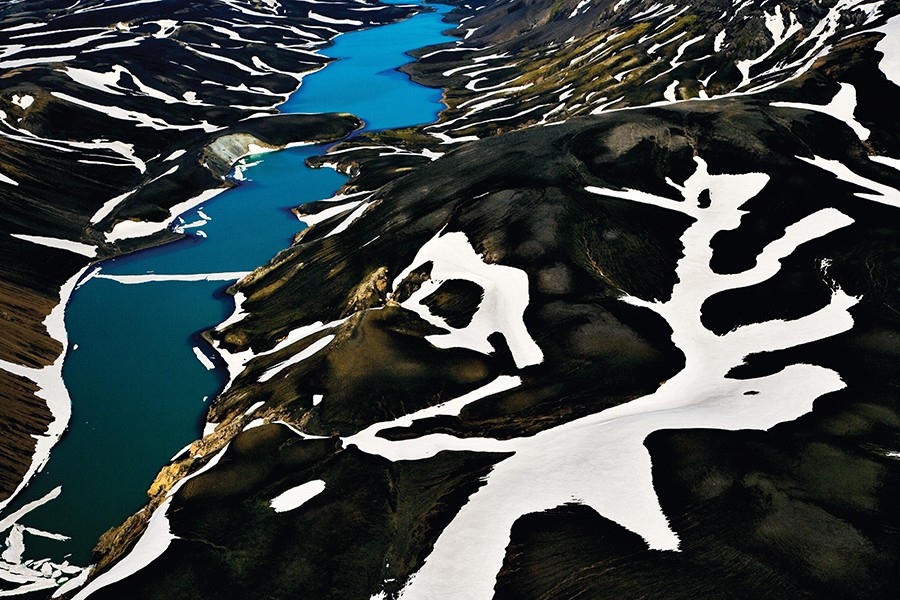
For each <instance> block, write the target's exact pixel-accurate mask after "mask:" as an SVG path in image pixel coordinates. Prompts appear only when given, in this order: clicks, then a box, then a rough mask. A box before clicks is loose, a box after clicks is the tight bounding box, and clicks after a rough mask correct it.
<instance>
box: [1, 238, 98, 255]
mask: <svg viewBox="0 0 900 600" xmlns="http://www.w3.org/2000/svg"><path fill="white" fill-rule="evenodd" d="M10 235H11V236H12V237H14V238H16V239H20V240H24V241H26V242H31V243H33V244H39V245H41V246H47V247H49V248H58V249H60V250H68V251H69V252H74V253H75V254H81V255H82V256H87V257H89V258H93V257H95V256H97V247H96V246H91V245H90V244H82V243H81V242H73V241H72V240H65V239H61V238H54V237H45V236H40V235H25V234H21V233H12V234H10Z"/></svg>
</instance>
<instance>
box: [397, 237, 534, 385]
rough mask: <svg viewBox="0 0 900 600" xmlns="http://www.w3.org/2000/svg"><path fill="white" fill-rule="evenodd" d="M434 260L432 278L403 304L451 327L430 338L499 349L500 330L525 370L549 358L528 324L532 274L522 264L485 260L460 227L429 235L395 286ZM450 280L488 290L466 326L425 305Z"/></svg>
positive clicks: (458, 345)
mask: <svg viewBox="0 0 900 600" xmlns="http://www.w3.org/2000/svg"><path fill="white" fill-rule="evenodd" d="M426 262H431V263H432V264H433V267H432V270H431V279H429V280H428V281H426V282H425V283H423V284H422V286H421V287H420V288H419V290H418V291H417V292H416V293H415V294H413V295H412V296H411V297H410V298H408V299H407V300H406V301H405V302H404V303H403V304H402V306H403V307H404V308H406V309H408V310H411V311H413V312H415V313H416V314H418V315H419V316H420V317H422V318H423V319H424V320H426V321H428V322H429V323H432V324H434V325H437V326H438V327H442V328H445V329H448V330H449V333H446V334H438V335H430V336H427V337H426V338H425V339H427V340H428V341H429V342H431V344H433V345H434V346H435V347H437V348H470V349H472V350H475V351H477V352H482V353H484V354H490V353H492V352H493V351H494V348H493V346H491V344H490V342H488V337H489V336H490V335H491V334H493V333H494V332H500V333H502V334H503V336H504V337H505V338H506V342H507V344H509V349H510V352H512V355H513V359H514V360H515V362H516V366H518V367H519V368H520V369H521V368H523V367H526V366H529V365H535V364H538V363H540V362H541V361H542V360H543V359H544V354H543V352H541V349H540V348H539V347H538V345H537V344H536V343H535V341H534V340H533V339H532V337H531V335H530V334H529V333H528V330H527V329H526V327H525V322H524V321H523V317H524V314H525V309H526V308H527V307H528V299H529V298H528V275H527V274H526V273H525V271H522V270H521V269H516V268H513V267H508V266H506V265H499V264H488V263H485V262H484V261H483V259H482V257H481V256H479V255H478V254H477V253H476V252H475V249H474V248H473V247H472V245H471V244H470V243H469V240H468V239H467V238H466V235H465V234H464V233H462V232H459V231H456V232H451V233H445V234H443V235H441V234H438V235H437V236H435V237H434V238H432V239H431V240H429V241H428V242H427V243H426V244H425V245H424V246H422V248H420V249H419V252H418V253H417V254H416V257H415V259H413V261H412V263H411V264H410V265H409V266H408V267H407V268H406V269H405V270H404V271H403V272H401V273H400V275H398V276H397V278H396V279H394V284H393V289H394V290H395V291H396V289H397V286H398V285H399V284H400V282H402V281H403V279H404V278H405V277H406V276H407V275H409V274H410V273H411V272H412V270H413V269H415V268H416V267H418V266H420V265H422V264H424V263H426ZM450 279H464V280H467V281H471V282H473V283H475V284H476V285H478V286H479V287H481V288H482V289H483V290H484V298H483V300H482V302H481V304H480V306H479V307H478V311H477V312H476V313H475V315H474V316H473V317H472V321H471V322H470V323H469V325H468V326H466V327H465V328H462V329H457V328H455V327H451V326H449V325H448V324H447V323H446V322H445V321H444V319H442V318H441V317H438V316H436V315H433V314H432V313H431V311H430V310H429V309H428V307H427V306H425V305H424V304H421V301H422V300H424V299H425V298H426V297H427V296H428V295H430V294H432V293H433V292H434V291H435V290H436V289H437V288H438V287H439V286H440V284H441V283H443V282H444V281H447V280H450Z"/></svg>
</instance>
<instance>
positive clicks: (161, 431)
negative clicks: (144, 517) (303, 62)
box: [4, 0, 450, 566]
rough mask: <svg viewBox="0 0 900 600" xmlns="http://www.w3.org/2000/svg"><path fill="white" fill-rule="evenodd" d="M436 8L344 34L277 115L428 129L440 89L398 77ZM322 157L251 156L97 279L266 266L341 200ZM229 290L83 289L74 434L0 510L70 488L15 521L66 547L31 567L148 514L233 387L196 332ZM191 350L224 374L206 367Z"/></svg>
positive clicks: (70, 365) (31, 546)
mask: <svg viewBox="0 0 900 600" xmlns="http://www.w3.org/2000/svg"><path fill="white" fill-rule="evenodd" d="M405 3H406V4H411V3H413V2H405ZM416 3H420V4H421V3H422V2H421V1H420V0H417V2H416ZM435 8H437V9H438V12H437V13H424V14H420V15H417V16H415V17H413V18H411V19H408V20H406V21H403V22H400V23H395V24H392V25H387V26H384V27H379V28H375V29H369V30H365V31H361V32H356V33H349V34H344V35H341V36H339V37H338V38H337V39H336V40H335V43H334V45H333V46H331V47H329V48H327V49H325V50H324V51H323V52H322V53H323V54H325V55H327V56H330V57H333V58H340V59H341V60H339V61H336V62H333V63H331V64H330V65H329V66H328V67H326V68H325V69H323V70H321V71H319V72H317V73H314V74H311V75H308V76H307V77H305V78H304V80H303V84H302V86H301V88H300V90H299V91H298V92H296V93H295V94H294V95H293V96H292V97H291V98H290V99H289V100H288V102H286V103H285V104H284V105H282V107H281V109H282V112H293V113H315V112H351V113H353V114H355V115H357V116H359V117H361V118H362V119H363V120H364V121H365V122H366V129H389V128H396V127H406V126H410V125H417V124H423V123H429V122H432V121H434V120H435V119H436V118H437V113H438V112H439V111H440V110H441V109H442V108H443V105H441V104H440V97H441V91H440V90H436V89H430V88H425V87H423V86H420V85H418V84H415V83H412V82H411V81H410V80H409V78H408V77H407V76H406V75H404V74H402V73H400V72H398V71H396V68H397V67H398V66H400V65H402V64H404V63H407V62H410V60H411V58H410V57H409V56H407V55H406V54H405V52H406V51H409V50H413V49H416V48H420V47H423V46H428V45H431V44H436V43H441V42H446V41H449V39H448V38H447V37H444V36H442V35H441V32H442V31H444V30H446V29H448V28H449V27H450V26H449V25H448V24H446V23H444V22H443V21H442V19H443V14H445V13H446V12H449V10H450V7H447V6H436V7H435ZM326 148H327V146H306V147H298V148H293V149H289V150H284V151H281V152H276V153H271V154H266V155H261V156H252V157H248V158H246V159H244V160H243V161H242V162H243V163H244V165H245V166H244V167H243V169H242V170H243V176H244V178H245V180H244V181H243V182H242V184H241V185H240V187H238V188H236V189H233V190H230V191H227V192H225V193H222V194H220V195H218V196H216V197H215V198H213V199H211V200H209V201H207V202H206V203H205V204H204V205H203V206H199V207H197V208H196V209H193V210H190V211H188V212H187V213H185V214H183V215H181V219H182V222H183V223H185V224H196V223H201V222H202V224H199V225H197V226H195V227H192V228H187V229H186V230H185V231H186V233H187V234H188V236H187V237H186V238H185V239H183V240H181V241H179V242H176V243H173V244H170V245H168V246H164V247H160V248H154V249H151V250H146V251H143V252H140V253H136V254H134V255H130V256H126V257H121V258H118V259H114V260H110V261H106V262H103V263H100V264H99V265H98V266H99V267H100V273H102V274H105V275H144V274H155V275H157V276H160V275H168V274H198V273H223V272H239V271H250V270H253V269H254V268H256V267H258V266H260V265H263V264H265V263H266V262H268V260H269V259H270V258H272V257H273V256H274V255H275V254H276V253H277V252H278V251H279V250H281V249H283V248H285V247H286V246H288V245H289V244H290V243H291V241H292V239H293V236H294V234H296V233H297V232H298V231H300V230H302V229H304V227H305V225H304V224H303V223H301V222H299V221H298V220H297V218H296V217H295V216H294V215H293V214H292V213H291V209H292V208H294V207H296V206H298V205H301V204H303V203H305V202H310V201H313V200H319V199H324V198H329V197H331V196H333V195H334V193H335V192H336V191H337V190H338V188H339V187H340V186H341V185H342V184H343V183H344V182H345V181H346V177H344V176H343V175H341V174H338V173H336V172H335V171H333V170H331V169H310V168H308V167H306V166H305V164H304V161H305V160H306V158H307V157H309V156H314V155H319V154H322V153H323V152H324V151H325V150H326ZM201 232H202V233H201ZM204 236H205V237H204ZM230 284H231V282H229V281H154V282H146V283H139V284H125V283H121V282H119V281H114V280H110V279H103V278H100V277H92V278H86V279H85V280H83V281H82V282H81V285H80V287H78V288H77V289H76V291H75V292H74V293H73V295H72V297H71V299H70V301H69V304H68V305H67V307H66V314H65V321H66V328H67V331H68V336H69V350H68V355H67V358H66V361H65V364H64V367H63V377H64V379H65V382H66V386H67V388H68V390H69V394H70V396H71V399H72V418H71V421H70V423H69V429H68V431H67V432H66V434H65V435H64V437H63V439H62V440H61V441H60V442H59V443H58V444H57V446H56V447H55V448H54V449H53V451H52V454H51V457H50V460H49V462H48V464H47V465H46V466H45V468H44V470H43V471H42V472H41V473H39V474H38V475H37V476H35V478H34V479H33V480H32V482H31V483H30V484H29V486H28V487H27V488H26V490H25V491H24V492H23V493H22V494H21V495H20V496H19V497H18V498H16V500H15V501H14V502H13V503H11V505H10V506H9V507H8V508H7V510H6V511H4V512H5V513H6V514H9V513H10V512H11V511H13V510H16V509H18V508H20V507H21V506H23V505H25V504H27V503H29V502H32V501H34V500H37V499H39V498H41V497H43V496H44V495H45V494H47V493H48V492H49V491H51V490H53V489H54V488H56V487H57V486H62V493H61V494H60V496H59V497H57V498H56V499H54V500H52V501H50V502H48V503H46V504H44V505H43V506H40V507H39V508H37V509H35V510H33V511H32V512H30V513H29V514H28V515H26V516H25V517H23V518H22V519H21V520H20V521H19V522H20V523H22V524H23V525H25V526H26V527H30V528H35V529H39V530H43V531H48V532H53V533H58V534H63V535H66V536H70V538H71V539H70V540H68V541H58V540H53V539H48V538H44V537H39V536H35V535H31V534H28V533H26V535H25V548H26V550H25V554H24V558H25V559H36V560H37V559H43V558H51V559H53V560H54V561H62V560H64V559H67V560H68V561H69V562H70V563H72V564H77V565H82V566H87V565H88V564H89V563H90V561H91V551H92V549H93V547H94V545H95V544H96V542H97V539H98V538H99V536H100V535H101V534H102V533H103V532H104V531H106V530H107V529H109V528H110V527H114V526H116V525H118V524H120V523H121V522H122V521H123V520H124V519H125V518H126V517H128V516H129V515H131V514H132V513H134V512H135V511H137V510H138V509H140V508H141V507H142V506H143V505H144V504H145V503H146V501H147V496H146V490H147V489H148V488H149V486H150V484H151V483H152V481H153V479H154V477H155V476H156V474H157V473H158V472H159V470H160V468H162V467H163V466H164V465H166V464H167V463H168V462H169V461H170V460H171V459H172V458H173V456H175V455H176V454H178V453H179V452H180V451H181V449H182V448H184V447H185V446H186V445H188V444H190V443H191V442H192V441H194V440H195V439H197V438H199V437H200V436H201V435H202V429H203V422H204V415H205V412H206V408H207V405H208V402H209V401H210V400H211V399H212V398H214V397H215V395H216V394H217V393H218V392H219V391H221V389H222V388H223V386H224V385H225V382H226V371H225V369H224V364H223V363H222V362H221V360H219V359H218V357H217V356H216V355H215V352H214V351H213V349H212V348H211V347H210V346H209V345H208V344H206V342H204V341H203V340H202V339H201V337H200V332H202V331H204V330H206V329H210V328H213V327H215V326H216V325H217V324H218V323H219V322H221V321H223V320H224V319H225V318H227V317H228V316H229V315H230V314H231V312H232V311H233V308H234V304H233V302H232V300H231V298H230V296H228V295H227V294H226V293H225V289H226V288H227V287H228V286H229V285H230ZM195 348H196V349H198V350H199V351H200V352H202V354H203V355H205V356H206V357H207V358H208V359H209V360H210V361H212V362H213V363H214V364H215V365H216V368H215V369H212V370H210V369H208V368H207V367H206V366H204V364H203V363H202V362H201V361H200V360H199V359H198V357H197V356H196V355H195Z"/></svg>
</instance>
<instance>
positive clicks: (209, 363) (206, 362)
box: [193, 346, 216, 371]
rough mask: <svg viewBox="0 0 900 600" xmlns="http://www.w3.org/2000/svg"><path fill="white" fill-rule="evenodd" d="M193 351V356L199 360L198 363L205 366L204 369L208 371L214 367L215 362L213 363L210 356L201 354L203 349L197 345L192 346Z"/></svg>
mask: <svg viewBox="0 0 900 600" xmlns="http://www.w3.org/2000/svg"><path fill="white" fill-rule="evenodd" d="M193 351H194V356H196V357H197V360H199V361H200V364H201V365H203V366H204V367H206V369H207V370H208V371H212V370H213V369H215V368H216V365H215V363H213V361H212V360H210V358H209V357H208V356H206V355H205V354H203V350H201V349H200V348H198V347H197V346H194V347H193Z"/></svg>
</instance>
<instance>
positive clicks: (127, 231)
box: [94, 188, 228, 242]
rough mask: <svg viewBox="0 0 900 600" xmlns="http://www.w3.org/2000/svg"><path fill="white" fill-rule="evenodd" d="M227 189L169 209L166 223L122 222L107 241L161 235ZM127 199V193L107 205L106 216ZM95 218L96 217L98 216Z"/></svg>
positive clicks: (219, 189) (207, 191) (204, 194)
mask: <svg viewBox="0 0 900 600" xmlns="http://www.w3.org/2000/svg"><path fill="white" fill-rule="evenodd" d="M227 189H228V188H213V189H210V190H205V191H203V192H201V193H200V194H198V195H196V196H194V197H193V198H190V199H189V200H185V201H184V202H181V203H180V204H176V205H175V206H173V207H172V208H170V209H169V218H168V219H167V220H165V221H120V222H119V223H116V225H115V227H113V229H112V231H110V232H108V233H107V234H106V241H108V242H116V241H119V240H124V239H130V238H136V237H145V236H149V235H153V234H154V233H159V232H160V231H165V230H166V229H168V228H169V227H170V226H171V225H172V224H173V223H174V221H175V220H176V219H177V218H178V216H179V215H181V214H183V213H185V212H187V211H188V210H190V209H192V208H195V207H197V206H200V205H202V204H203V203H205V202H206V201H207V200H210V199H212V198H214V197H216V196H218V195H219V194H221V193H222V192H224V191H225V190H227ZM127 197H128V194H127V193H126V194H123V195H122V196H118V197H116V198H113V199H112V200H110V201H109V202H108V203H107V204H106V205H104V207H103V208H102V209H101V211H102V212H103V213H105V214H108V213H109V212H111V211H112V210H114V209H115V206H116V205H115V204H113V202H122V201H124V200H125V199H126V198H127ZM98 214H101V212H100V211H98ZM105 214H103V216H105ZM94 216H95V217H96V216H97V215H94Z"/></svg>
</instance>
